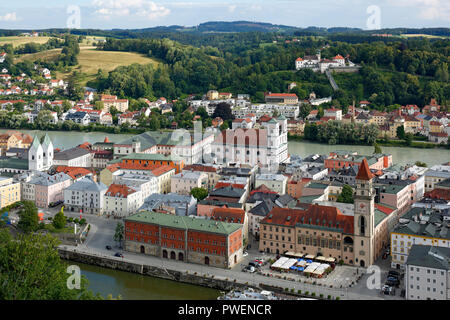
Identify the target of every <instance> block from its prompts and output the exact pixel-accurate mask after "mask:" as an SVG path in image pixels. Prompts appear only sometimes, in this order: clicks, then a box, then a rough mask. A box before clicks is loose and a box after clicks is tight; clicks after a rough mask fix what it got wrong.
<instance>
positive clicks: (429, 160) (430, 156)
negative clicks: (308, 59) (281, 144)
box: [0, 129, 450, 167]
mask: <svg viewBox="0 0 450 320" xmlns="http://www.w3.org/2000/svg"><path fill="white" fill-rule="evenodd" d="M6 131H8V130H5V129H1V130H0V133H3V132H6ZM20 131H22V132H25V133H28V134H30V135H32V136H34V135H35V134H38V135H42V134H43V131H39V130H20ZM48 135H49V136H50V138H51V140H52V141H53V145H54V146H55V148H60V149H67V148H71V147H75V146H77V145H79V144H81V143H83V142H89V143H95V142H98V141H103V140H104V139H105V137H106V136H108V138H109V140H110V141H112V142H119V141H121V140H123V139H125V138H127V137H130V136H131V135H130V134H112V133H104V132H78V131H71V132H67V131H48ZM381 149H382V151H383V153H389V154H392V156H393V161H394V163H399V164H402V165H403V164H408V163H410V164H411V163H414V162H416V161H421V162H425V163H426V164H427V165H428V167H431V166H433V165H435V164H442V163H444V162H448V161H450V150H448V149H442V148H436V149H419V148H404V147H381ZM336 150H349V151H357V152H358V153H359V154H362V155H371V154H372V153H373V147H372V146H354V145H328V144H320V143H313V142H304V141H290V142H289V153H290V154H298V155H300V156H301V157H306V156H308V155H311V154H316V153H318V154H328V153H329V152H331V151H336Z"/></svg>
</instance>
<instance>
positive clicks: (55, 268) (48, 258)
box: [0, 230, 101, 300]
mask: <svg viewBox="0 0 450 320" xmlns="http://www.w3.org/2000/svg"><path fill="white" fill-rule="evenodd" d="M59 244H60V242H59V241H58V240H57V239H56V238H54V237H53V236H51V235H45V236H43V235H38V234H25V235H19V236H18V237H17V239H13V238H12V237H11V236H10V235H9V233H8V231H7V230H0V283H1V284H2V285H1V286H0V300H93V299H101V296H100V295H98V294H97V295H94V294H93V293H92V292H91V291H89V290H88V281H87V279H86V278H85V277H84V276H82V277H81V279H80V288H79V289H77V288H76V287H75V288H73V289H69V287H68V283H69V282H70V279H69V277H70V274H69V273H67V263H65V262H64V261H63V260H61V258H60V256H59V253H58V250H57V248H58V245H59ZM71 283H73V282H71Z"/></svg>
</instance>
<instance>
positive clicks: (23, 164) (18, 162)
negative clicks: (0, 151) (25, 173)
mask: <svg viewBox="0 0 450 320" xmlns="http://www.w3.org/2000/svg"><path fill="white" fill-rule="evenodd" d="M0 168H5V169H20V170H28V160H27V159H15V158H6V159H0Z"/></svg>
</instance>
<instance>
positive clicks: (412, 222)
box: [391, 207, 450, 269]
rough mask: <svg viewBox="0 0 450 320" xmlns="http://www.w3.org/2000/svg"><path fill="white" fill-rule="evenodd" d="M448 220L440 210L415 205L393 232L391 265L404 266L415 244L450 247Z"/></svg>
mask: <svg viewBox="0 0 450 320" xmlns="http://www.w3.org/2000/svg"><path fill="white" fill-rule="evenodd" d="M447 224H448V220H446V217H445V216H444V215H443V214H442V213H441V212H440V211H438V210H433V209H428V208H421V207H414V208H412V209H411V210H410V211H408V212H407V213H405V214H404V215H403V216H401V217H400V219H399V224H398V225H397V226H396V227H395V228H394V230H392V232H391V256H392V261H391V267H392V268H402V269H403V268H404V267H405V263H406V261H407V259H408V255H409V253H410V250H411V248H412V246H413V245H425V246H434V247H441V248H450V228H449V227H448V226H447Z"/></svg>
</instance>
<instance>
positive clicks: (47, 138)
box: [42, 133, 52, 147]
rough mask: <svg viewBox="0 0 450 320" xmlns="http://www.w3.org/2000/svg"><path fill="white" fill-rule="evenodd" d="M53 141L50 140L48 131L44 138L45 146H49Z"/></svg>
mask: <svg viewBox="0 0 450 320" xmlns="http://www.w3.org/2000/svg"><path fill="white" fill-rule="evenodd" d="M51 143H52V141H51V140H50V137H49V136H48V134H47V133H46V134H45V136H44V139H43V140H42V145H43V146H44V147H47V146H49V145H50V144H51Z"/></svg>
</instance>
